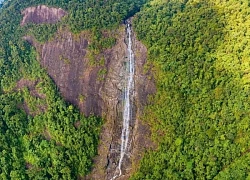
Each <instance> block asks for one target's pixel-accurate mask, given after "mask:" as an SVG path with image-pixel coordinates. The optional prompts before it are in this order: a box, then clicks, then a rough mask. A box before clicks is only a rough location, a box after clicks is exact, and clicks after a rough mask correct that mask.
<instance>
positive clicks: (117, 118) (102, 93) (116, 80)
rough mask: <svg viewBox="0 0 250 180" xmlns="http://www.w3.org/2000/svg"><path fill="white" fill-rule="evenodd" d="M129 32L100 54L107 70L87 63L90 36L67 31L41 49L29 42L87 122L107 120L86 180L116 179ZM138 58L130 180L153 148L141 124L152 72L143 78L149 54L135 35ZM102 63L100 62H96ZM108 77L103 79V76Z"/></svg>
mask: <svg viewBox="0 0 250 180" xmlns="http://www.w3.org/2000/svg"><path fill="white" fill-rule="evenodd" d="M125 36H126V33H125V26H124V25H122V26H121V27H120V29H119V30H117V32H116V37H117V41H116V44H115V46H114V47H112V48H111V49H107V50H105V51H103V52H101V54H100V57H104V65H102V66H99V65H94V66H93V65H92V64H91V63H90V60H89V58H88V54H89V51H88V45H89V44H90V43H91V42H90V39H89V38H88V37H89V35H88V33H81V34H79V35H78V36H77V37H76V36H74V35H73V34H72V33H70V32H69V31H68V30H66V29H65V30H61V31H60V32H58V33H57V35H56V36H55V38H54V39H53V40H51V41H50V42H46V43H44V44H39V43H37V42H36V41H35V40H34V39H33V38H32V37H28V36H27V37H25V39H26V40H27V41H28V42H30V43H31V44H32V45H33V46H35V47H36V49H37V51H38V52H39V55H40V57H39V60H40V63H41V65H42V67H44V68H45V69H47V72H48V74H49V75H50V76H51V78H52V79H53V80H54V81H55V83H56V85H57V87H58V88H59V90H60V92H61V94H62V96H63V97H64V98H65V99H66V100H67V101H69V102H71V103H72V104H74V105H76V106H77V107H79V108H80V110H81V112H83V113H84V114H85V115H86V116H88V115H90V114H94V115H98V116H102V117H103V118H104V120H105V124H104V125H103V128H102V132H101V135H100V145H99V148H98V156H97V157H96V158H95V160H94V162H95V163H94V168H93V171H92V173H91V174H90V175H89V176H88V177H86V179H96V180H100V179H111V177H112V176H113V173H114V171H115V168H116V167H117V163H118V159H119V150H120V143H121V142H120V136H121V128H122V106H123V102H122V100H123V99H122V90H123V87H124V83H125V82H124V81H125V68H126V63H125V61H126V58H127V57H126V56H127V52H126V51H127V45H126V42H125ZM132 37H133V51H134V53H135V59H136V60H135V61H136V65H135V66H136V67H135V99H134V102H135V103H134V108H133V109H134V110H133V111H134V113H133V122H132V123H131V134H132V135H131V141H130V148H129V154H128V155H126V158H125V159H124V164H123V168H122V171H123V174H124V175H123V176H121V177H120V178H119V179H128V177H129V176H130V174H131V168H132V166H133V164H137V163H138V161H139V159H140V158H141V156H142V154H143V151H144V149H145V148H149V147H151V145H152V143H151V141H150V139H149V135H150V131H149V127H148V126H147V125H145V124H143V122H142V121H141V119H140V117H141V115H142V111H143V107H144V106H145V105H146V103H147V96H148V95H149V94H152V93H154V92H155V87H154V82H153V80H152V77H151V74H150V72H147V73H145V72H144V64H145V63H146V58H147V57H146V54H147V50H146V48H145V46H144V45H143V44H142V43H141V42H139V41H138V40H136V37H135V35H134V34H133V36H132ZM96 60H97V61H98V59H96ZM103 68H105V70H106V73H105V74H104V75H103V76H102V78H99V72H100V70H102V69H103Z"/></svg>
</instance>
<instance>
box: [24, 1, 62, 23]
mask: <svg viewBox="0 0 250 180" xmlns="http://www.w3.org/2000/svg"><path fill="white" fill-rule="evenodd" d="M66 14H67V13H66V11H64V10H63V9H61V8H53V7H47V6H44V5H40V6H37V7H28V8H26V9H25V10H23V11H22V15H23V20H22V22H21V25H22V26H23V25H25V24H27V23H35V24H40V23H50V24H52V23H57V22H58V21H60V20H61V18H62V17H63V16H65V15H66Z"/></svg>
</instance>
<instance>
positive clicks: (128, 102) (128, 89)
mask: <svg viewBox="0 0 250 180" xmlns="http://www.w3.org/2000/svg"><path fill="white" fill-rule="evenodd" d="M131 32H132V29H131V24H130V23H129V22H126V35H127V39H128V42H127V53H128V63H127V64H128V65H127V70H126V71H127V72H126V76H127V77H126V85H125V89H124V107H123V125H122V134H121V149H120V159H119V163H118V166H117V167H116V170H115V173H114V176H113V177H112V179H111V180H114V179H116V178H117V177H119V176H121V175H122V163H123V159H124V156H125V155H126V153H127V152H128V141H129V133H130V132H129V131H130V130H129V125H130V122H131V120H132V106H133V101H132V99H133V94H134V74H135V70H134V67H135V59H134V53H133V50H132V39H131Z"/></svg>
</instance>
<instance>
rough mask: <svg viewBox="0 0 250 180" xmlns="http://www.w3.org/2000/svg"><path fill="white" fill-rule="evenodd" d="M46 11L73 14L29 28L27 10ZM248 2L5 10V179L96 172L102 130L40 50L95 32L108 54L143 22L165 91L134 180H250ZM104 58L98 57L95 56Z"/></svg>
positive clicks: (89, 1) (1, 40) (1, 24)
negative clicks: (122, 29)
mask: <svg viewBox="0 0 250 180" xmlns="http://www.w3.org/2000/svg"><path fill="white" fill-rule="evenodd" d="M39 4H45V5H48V6H53V7H61V8H63V9H65V10H66V11H67V12H68V13H69V15H68V16H66V17H65V18H63V20H62V21H61V22H59V23H57V24H54V25H45V24H43V25H34V24H29V25H27V26H24V27H21V26H20V21H21V18H22V17H21V14H20V12H21V10H23V9H25V8H26V7H29V6H35V5H39ZM249 6H250V4H249V1H248V0H238V1H235V0H206V1H204V0H150V1H146V0H137V1H134V0H108V1H105V0H103V1H101V0H97V1H93V0H22V1H20V0H11V1H8V2H7V3H4V4H3V5H0V8H1V9H0V167H1V168H0V179H4V180H5V179H13V180H17V179H18V180H19V179H20V180H22V179H32V180H33V179H34V180H35V179H43V180H44V179H77V178H78V177H83V176H85V175H86V174H88V173H89V171H90V170H91V167H92V164H93V162H92V159H93V157H94V156H95V155H96V153H97V145H98V137H99V132H100V128H101V125H102V119H101V118H99V117H94V116H90V117H85V116H84V114H81V113H80V112H79V110H78V109H77V108H76V107H74V106H73V105H71V104H69V103H67V102H65V101H64V100H63V99H62V97H61V95H60V93H59V91H58V88H57V87H56V86H55V84H54V82H53V81H52V80H51V79H50V77H49V76H48V75H47V73H46V70H45V69H42V68H41V66H40V64H39V62H38V60H37V52H36V51H35V49H34V48H33V47H32V46H30V45H29V44H28V43H27V42H25V41H24V40H23V39H22V37H23V36H24V35H25V34H27V33H30V34H31V35H33V36H34V37H35V38H36V39H37V40H38V41H39V42H41V43H43V42H45V41H48V40H50V39H51V38H53V35H54V33H55V32H56V31H57V30H58V28H60V27H63V26H67V27H68V28H69V29H70V30H71V31H72V32H73V33H79V32H81V31H82V30H89V31H92V32H93V37H92V38H93V40H94V41H93V44H92V45H91V46H90V48H91V49H92V50H93V51H94V52H96V53H98V52H99V51H98V50H100V49H102V48H108V47H111V46H112V45H113V44H114V43H115V39H113V38H110V39H105V38H103V37H102V36H101V33H100V32H101V31H102V30H106V29H116V28H118V25H119V24H121V23H122V22H123V21H124V20H125V19H126V18H128V17H131V16H134V19H133V28H134V30H135V32H136V35H137V37H138V39H139V40H141V41H142V42H143V43H144V44H145V45H146V46H147V49H148V63H149V64H150V67H152V65H153V69H152V71H153V74H154V78H155V81H156V86H157V93H156V94H155V95H152V96H151V97H150V99H149V100H150V104H149V105H148V106H147V107H146V108H145V115H144V120H145V122H147V123H149V124H150V127H151V131H152V139H153V141H154V142H155V144H156V145H157V148H156V149H154V150H149V151H147V153H146V154H145V155H144V158H143V159H142V160H141V162H140V166H139V167H138V169H137V172H136V173H135V174H134V175H133V176H132V177H131V179H133V180H139V179H140V180H157V179H159V180H161V179H218V180H219V179H250V154H249V152H250V128H249V124H250V117H249V115H250V103H249V102H250V93H249V92H250V91H249V90H250V74H249V73H250V63H249V62H250V61H249V60H250V44H249V42H250V7H249ZM93 57H94V56H93Z"/></svg>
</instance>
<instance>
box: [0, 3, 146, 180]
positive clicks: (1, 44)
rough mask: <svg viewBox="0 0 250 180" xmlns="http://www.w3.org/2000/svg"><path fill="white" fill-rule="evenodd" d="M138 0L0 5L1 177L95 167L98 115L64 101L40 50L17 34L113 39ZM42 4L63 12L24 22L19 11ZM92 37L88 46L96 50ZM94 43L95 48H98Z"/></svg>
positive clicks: (75, 174) (69, 174) (67, 173)
mask: <svg viewBox="0 0 250 180" xmlns="http://www.w3.org/2000/svg"><path fill="white" fill-rule="evenodd" d="M144 3H145V2H144V1H143V0H142V1H136V2H134V1H132V0H126V1H120V0H110V1H92V0H72V1H71V0H59V1H58V0H24V1H23V0H22V1H20V0H11V1H8V2H6V3H4V4H3V6H2V5H1V6H2V7H1V9H0V167H1V168H0V179H3V180H7V179H13V180H21V179H32V180H35V179H42V180H45V179H56V180H58V179H77V178H79V177H83V176H85V175H86V174H87V173H89V171H90V170H91V167H92V164H93V162H92V159H93V157H94V156H95V155H96V154H97V145H98V141H99V140H98V138H99V132H100V128H101V125H102V120H101V118H99V117H94V116H90V117H85V116H84V114H81V113H80V112H79V110H78V109H76V108H75V107H74V106H72V105H70V104H68V103H66V102H65V101H64V100H63V99H62V97H61V95H60V93H59V92H58V88H57V87H56V86H55V85H54V82H53V81H52V80H51V79H50V77H49V76H48V75H47V73H46V71H45V70H44V69H42V68H41V67H40V64H39V62H38V60H37V52H36V51H35V49H34V48H33V47H31V46H30V45H29V44H28V43H27V42H25V41H24V40H23V39H22V37H23V36H24V35H26V34H31V35H33V36H34V37H35V38H36V39H37V40H38V41H39V42H41V43H42V42H45V41H47V40H49V39H51V38H53V35H54V33H55V32H56V31H57V30H58V28H59V27H62V26H67V27H68V29H70V30H71V31H72V32H74V33H78V32H80V31H82V30H90V31H92V32H93V33H92V34H93V35H92V36H93V39H94V40H93V43H95V44H96V46H100V47H98V48H99V49H100V48H107V47H110V46H111V45H112V44H114V41H115V40H114V38H108V39H103V38H102V37H99V36H100V31H101V30H102V29H112V28H116V27H118V25H119V24H120V23H121V22H122V21H123V20H124V19H126V18H127V17H129V16H131V15H133V14H135V13H136V12H137V11H139V8H140V7H141V6H142V5H143V4H144ZM39 4H45V5H49V6H52V7H61V8H63V9H65V10H66V11H67V12H68V15H67V16H66V17H65V18H64V19H63V20H62V21H61V22H59V23H57V24H53V25H52V24H51V25H46V24H42V25H34V24H28V25H27V26H24V27H21V26H20V22H21V19H22V17H21V11H22V10H23V9H25V8H26V7H29V6H34V5H39ZM93 46H94V44H92V49H95V47H93ZM98 48H97V49H98Z"/></svg>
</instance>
